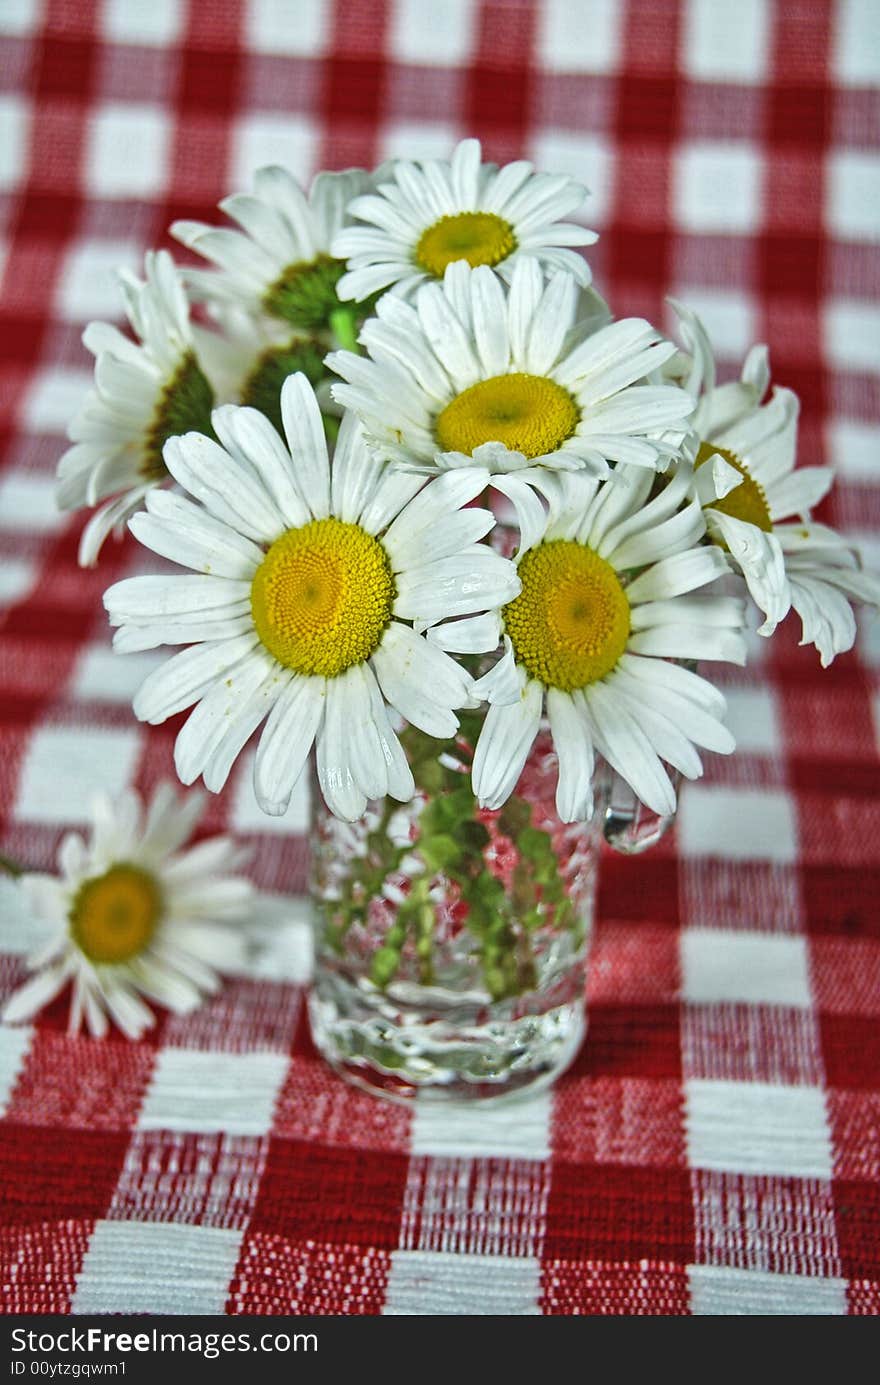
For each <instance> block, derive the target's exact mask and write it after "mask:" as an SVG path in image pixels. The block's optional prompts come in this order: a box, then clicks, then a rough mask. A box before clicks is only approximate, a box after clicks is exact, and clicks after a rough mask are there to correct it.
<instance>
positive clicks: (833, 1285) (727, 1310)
mask: <svg viewBox="0 0 880 1385" xmlns="http://www.w3.org/2000/svg"><path fill="white" fill-rule="evenodd" d="M687 1275H688V1284H689V1287H690V1297H691V1312H692V1313H693V1314H694V1315H695V1316H696V1317H706V1316H709V1317H716V1316H718V1317H722V1316H727V1315H732V1316H736V1317H744V1316H751V1315H755V1316H757V1317H770V1316H777V1315H780V1314H781V1315H785V1316H786V1317H802V1316H810V1317H812V1316H816V1315H822V1316H832V1317H840V1316H842V1315H844V1314H845V1313H846V1311H847V1306H846V1280H845V1279H816V1278H810V1277H809V1276H807V1275H803V1274H766V1273H764V1272H762V1271H760V1270H740V1269H731V1268H730V1267H729V1266H727V1265H689V1266H688V1271H687Z"/></svg>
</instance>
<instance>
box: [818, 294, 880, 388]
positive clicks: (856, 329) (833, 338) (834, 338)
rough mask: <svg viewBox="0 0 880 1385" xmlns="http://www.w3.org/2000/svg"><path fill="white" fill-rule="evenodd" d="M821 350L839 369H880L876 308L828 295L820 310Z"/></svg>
mask: <svg viewBox="0 0 880 1385" xmlns="http://www.w3.org/2000/svg"><path fill="white" fill-rule="evenodd" d="M823 328H824V336H825V350H826V352H827V354H828V359H829V361H830V363H831V365H832V366H835V367H836V368H837V369H839V370H859V371H865V372H866V373H867V372H873V371H880V307H878V306H877V305H876V304H875V303H865V302H862V300H861V299H857V298H832V299H831V300H830V302H828V303H827V304H826V305H825V311H824V313H823Z"/></svg>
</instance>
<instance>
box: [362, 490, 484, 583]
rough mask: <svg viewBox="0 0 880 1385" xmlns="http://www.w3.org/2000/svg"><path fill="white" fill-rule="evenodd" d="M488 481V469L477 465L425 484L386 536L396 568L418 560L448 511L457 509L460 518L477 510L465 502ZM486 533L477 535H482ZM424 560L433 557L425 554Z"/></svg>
mask: <svg viewBox="0 0 880 1385" xmlns="http://www.w3.org/2000/svg"><path fill="white" fill-rule="evenodd" d="M488 484H489V474H488V472H486V471H484V470H482V468H480V467H473V468H469V469H468V470H466V471H450V472H446V473H445V474H444V475H443V476H438V477H437V479H436V480H435V481H431V482H430V484H429V485H427V486H425V488H424V490H422V491H421V492H420V493H419V494H418V495H416V496H415V497H414V498H413V499H412V500H410V501H409V503H408V504H407V505H405V506H404V508H403V509H402V510H401V511H400V513H399V514H398V516H397V518H396V519H395V520H394V521H393V522H392V524H391V525H390V526H389V528H388V531H387V533H385V535H384V536H383V538H382V543H383V546H384V547H385V549H386V551H387V552H388V553H389V555H390V556H391V560H392V563H393V564H394V566H395V569H397V568H399V567H402V566H407V567H408V566H411V565H413V564H414V563H415V562H417V555H418V548H419V544H420V543H421V542H422V540H423V538H424V537H425V536H426V535H427V534H428V533H430V531H431V529H433V528H435V527H436V526H438V525H442V522H443V520H444V519H445V517H446V516H447V515H450V514H453V513H455V514H456V515H457V516H458V517H459V518H460V517H461V516H462V515H463V514H467V513H473V512H472V511H462V506H464V505H467V504H468V503H469V502H470V501H471V500H474V499H475V498H476V496H478V495H479V494H480V493H481V492H482V491H484V490H485V489H486V486H487V485H488ZM480 513H481V514H485V513H486V512H485V511H481V512H480ZM490 520H491V516H490ZM490 528H491V523H490V524H489V525H488V526H487V527H486V528H485V529H483V534H485V533H488V530H489V529H490ZM483 534H480V535H478V536H477V537H480V538H482V536H483ZM471 542H473V540H471ZM466 546H467V544H464V543H462V544H458V545H457V547H458V549H459V550H460V549H461V548H463V547H466ZM423 561H425V562H429V561H431V560H430V559H429V558H427V557H425V558H424V559H423Z"/></svg>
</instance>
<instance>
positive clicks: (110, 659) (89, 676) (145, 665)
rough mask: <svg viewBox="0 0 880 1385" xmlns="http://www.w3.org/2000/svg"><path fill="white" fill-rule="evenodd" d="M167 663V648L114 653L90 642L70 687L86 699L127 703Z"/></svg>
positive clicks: (77, 665)
mask: <svg viewBox="0 0 880 1385" xmlns="http://www.w3.org/2000/svg"><path fill="white" fill-rule="evenodd" d="M165 662H166V654H165V652H164V651H160V652H158V653H156V652H155V651H153V650H148V651H147V652H146V653H143V654H114V652H113V650H112V649H110V648H108V647H107V646H106V645H102V644H95V645H89V646H88V647H87V648H86V649H84V650H83V651H82V653H81V654H80V656H79V659H78V660H77V664H76V667H75V669H74V670H73V677H72V678H71V683H70V690H71V692H72V693H73V695H74V697H79V698H81V699H82V700H83V701H94V702H114V703H121V704H123V705H124V704H126V703H128V702H130V701H131V700H132V698H133V697H134V695H135V693H136V692H137V690H138V688H139V687H140V685H141V683H143V681H144V679H145V678H146V677H147V676H148V674H150V673H152V672H153V671H154V669H157V668H158V667H159V666H160V664H164V663H165Z"/></svg>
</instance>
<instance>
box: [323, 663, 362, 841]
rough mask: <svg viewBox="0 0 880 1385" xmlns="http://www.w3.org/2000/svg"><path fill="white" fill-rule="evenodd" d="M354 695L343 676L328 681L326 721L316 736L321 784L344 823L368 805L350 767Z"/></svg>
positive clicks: (356, 815)
mask: <svg viewBox="0 0 880 1385" xmlns="http://www.w3.org/2000/svg"><path fill="white" fill-rule="evenodd" d="M350 711H351V698H350V696H349V695H348V688H347V686H346V684H345V680H344V679H342V678H333V679H330V680H329V681H328V683H327V694H326V704H325V709H324V720H323V723H322V725H321V727H320V728H319V730H318V736H317V748H318V753H317V764H318V783H319V784H320V786H321V793H322V794H323V796H324V799H325V801H326V803H327V806H328V808H329V809H330V811H331V812H332V813H335V815H336V816H337V817H339V818H342V820H343V822H354V821H356V819H357V818H359V817H361V816H362V814H363V812H364V809H365V808H366V806H367V797H366V794H364V793H363V792H362V791H361V790H360V789H359V788H358V786H357V784H356V782H355V778H354V774H353V772H352V766H351V746H350V743H349V738H348V733H347V723H348V717H349V715H350Z"/></svg>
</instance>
